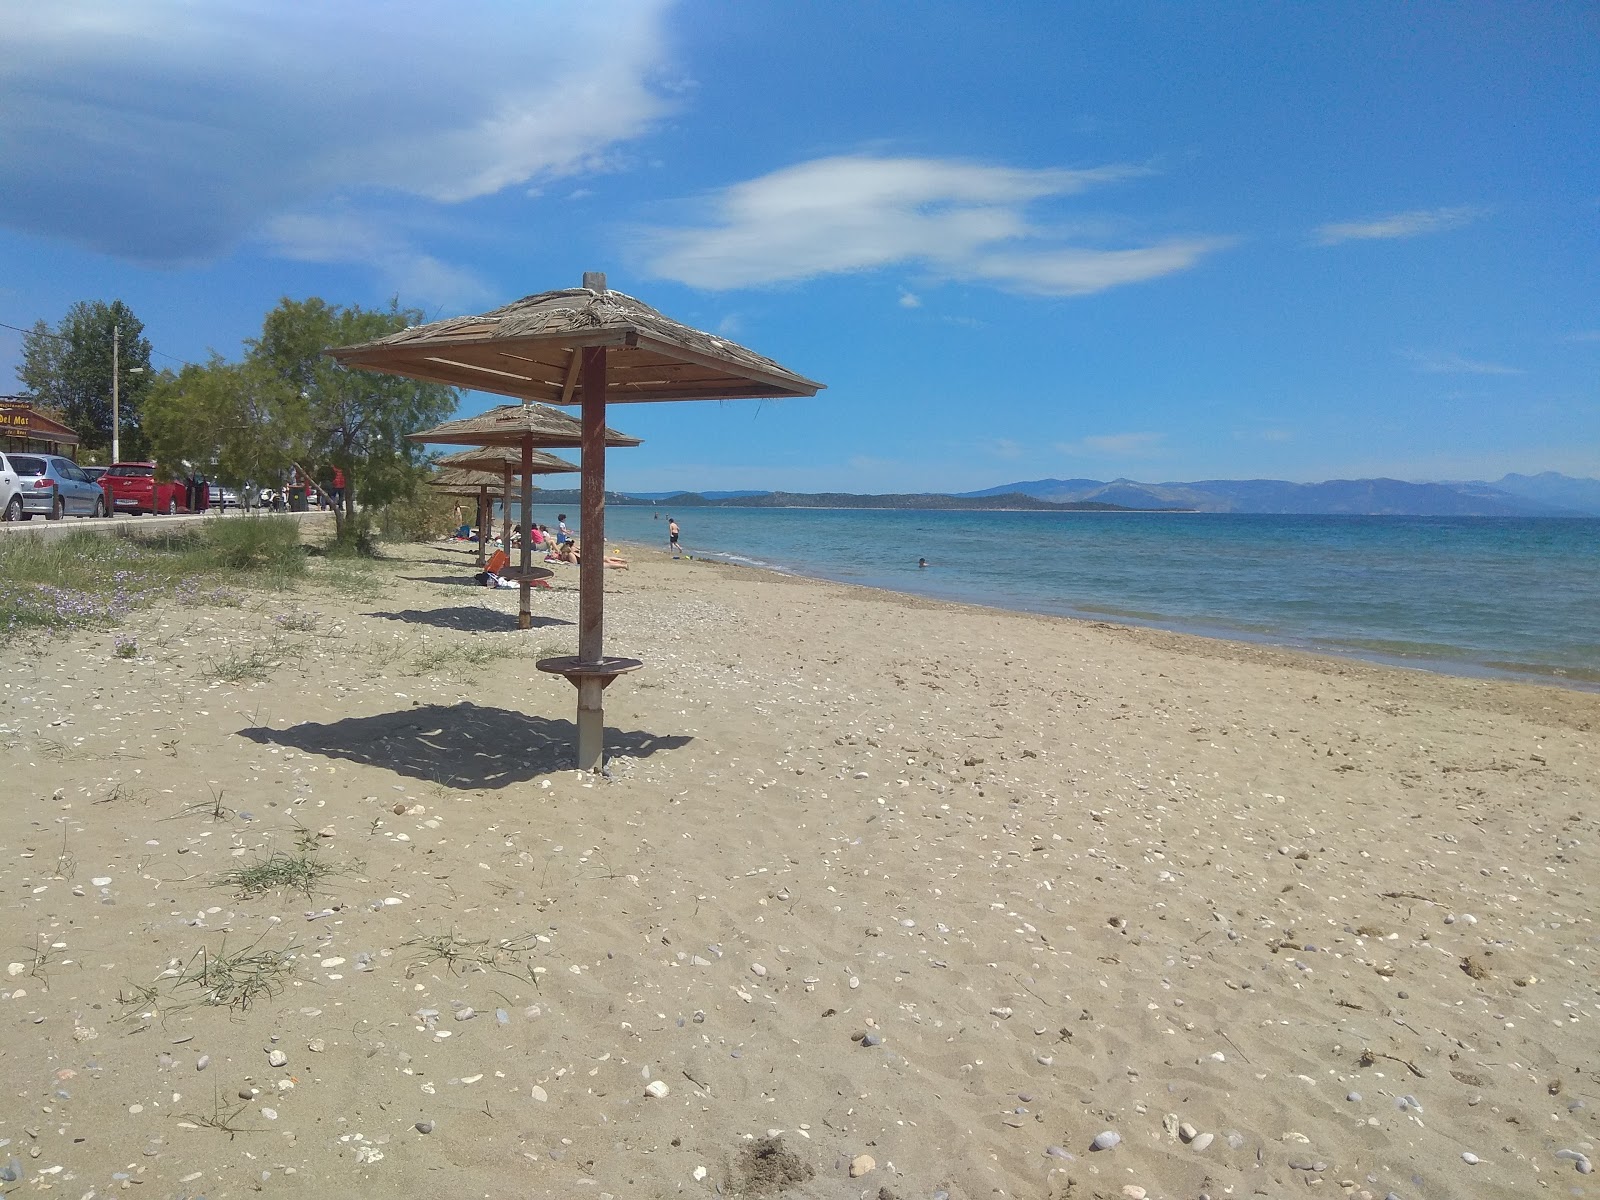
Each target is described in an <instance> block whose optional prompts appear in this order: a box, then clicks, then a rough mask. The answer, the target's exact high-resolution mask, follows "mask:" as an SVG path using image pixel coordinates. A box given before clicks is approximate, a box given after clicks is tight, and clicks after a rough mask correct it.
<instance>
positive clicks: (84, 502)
mask: <svg viewBox="0 0 1600 1200" xmlns="http://www.w3.org/2000/svg"><path fill="white" fill-rule="evenodd" d="M5 459H6V462H7V464H8V465H9V467H10V470H11V472H12V473H14V474H15V475H16V480H17V488H16V491H14V492H13V493H12V494H11V496H10V497H9V498H8V499H7V500H6V507H5V514H4V515H5V519H6V520H8V521H15V520H17V519H18V518H21V519H22V520H24V521H27V520H30V519H32V518H33V517H35V516H38V515H39V514H41V513H42V514H43V515H44V516H46V517H48V518H49V519H50V520H52V521H59V520H60V519H61V518H62V517H65V516H74V517H104V516H107V515H108V514H109V513H110V512H111V509H110V508H109V507H108V506H107V504H106V497H105V493H104V492H102V491H101V490H100V488H99V485H97V484H95V483H94V482H92V481H91V480H90V478H89V477H88V476H87V475H85V474H84V473H83V468H82V467H80V466H79V465H78V464H77V463H75V462H73V461H72V460H71V459H70V458H62V457H60V456H59V455H56V454H7V455H5Z"/></svg>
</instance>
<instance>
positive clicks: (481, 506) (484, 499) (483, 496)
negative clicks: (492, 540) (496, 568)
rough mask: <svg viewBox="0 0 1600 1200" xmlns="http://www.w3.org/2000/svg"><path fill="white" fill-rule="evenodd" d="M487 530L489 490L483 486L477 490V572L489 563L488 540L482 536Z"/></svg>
mask: <svg viewBox="0 0 1600 1200" xmlns="http://www.w3.org/2000/svg"><path fill="white" fill-rule="evenodd" d="M488 529H489V489H488V487H487V486H486V485H485V486H480V487H479V488H478V570H480V571H481V570H483V568H484V567H485V566H487V565H488V562H489V550H488V547H487V545H486V543H487V542H488V540H489V539H488V538H487V537H485V536H484V534H485V533H487V532H488Z"/></svg>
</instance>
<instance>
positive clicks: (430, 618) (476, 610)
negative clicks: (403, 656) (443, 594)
mask: <svg viewBox="0 0 1600 1200" xmlns="http://www.w3.org/2000/svg"><path fill="white" fill-rule="evenodd" d="M366 615H367V616H369V617H382V618H383V619H384V620H385V621H405V622H407V623H408V624H412V625H434V626H437V627H438V628H440V629H460V630H464V631H466V632H468V633H516V632H518V630H517V614H516V613H505V612H501V611H500V610H499V609H494V608H482V607H479V606H478V605H476V604H462V605H458V606H456V607H455V608H403V609H400V610H399V611H398V612H372V613H367V614H366ZM571 624H572V622H571V621H569V620H567V619H566V618H565V617H541V616H536V617H534V618H533V627H534V628H536V629H537V628H539V627H540V626H546V625H571Z"/></svg>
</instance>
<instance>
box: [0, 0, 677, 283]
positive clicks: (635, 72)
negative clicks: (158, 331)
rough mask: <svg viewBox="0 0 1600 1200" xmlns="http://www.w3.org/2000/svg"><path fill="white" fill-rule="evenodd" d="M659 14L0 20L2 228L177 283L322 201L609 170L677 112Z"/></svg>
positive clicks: (602, 9)
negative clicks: (0, 25) (176, 271)
mask: <svg viewBox="0 0 1600 1200" xmlns="http://www.w3.org/2000/svg"><path fill="white" fill-rule="evenodd" d="M666 8H667V2H666V0H617V2H616V3H612V4H606V5H603V6H597V5H593V4H590V3H588V2H587V0H544V2H543V3H541V4H540V6H539V10H538V18H537V20H536V21H535V20H530V19H529V17H528V14H527V13H525V12H524V11H523V10H522V9H521V8H520V7H519V6H516V5H484V6H472V5H469V6H466V7H463V8H459V9H457V10H452V12H451V15H450V19H449V20H448V21H440V20H438V19H437V13H436V11H435V10H434V9H432V8H430V7H429V6H426V5H424V4H423V3H421V2H420V0H397V2H396V3H392V4H385V5H383V6H377V5H370V4H351V5H297V6H293V7H292V9H283V8H280V7H278V6H274V5H231V4H230V5H225V4H194V3H189V4H171V3H153V2H150V0H77V2H75V3H73V4H35V5H29V6H17V5H13V6H9V7H8V11H7V14H6V33H5V37H4V38H3V39H0V144H3V145H5V147H6V152H5V157H6V175H7V180H6V191H7V202H6V204H5V205H4V206H3V208H0V220H3V221H4V222H5V223H6V224H8V225H10V226H11V227H12V228H15V229H19V230H22V231H24V232H27V233H31V234H35V235H41V236H46V237H55V238H60V239H63V240H67V241H71V242H75V243H78V244H80V245H84V246H87V247H88V248H90V249H92V250H97V251H101V252H103V253H107V254H112V255H116V256H119V257H123V258H129V259H133V260H136V261H145V262H153V263H161V264H172V263H177V262H194V261H205V260H208V259H210V258H212V257H215V256H216V255H217V254H219V253H222V252H224V251H226V250H227V249H228V248H229V247H230V246H231V245H232V244H233V243H234V242H236V241H237V240H238V239H239V238H241V237H242V236H245V235H246V234H248V233H251V232H255V231H259V230H261V229H262V228H263V227H264V226H265V225H267V224H268V223H270V222H272V221H273V220H274V219H275V218H279V217H282V216H284V214H286V213H289V212H304V211H307V210H308V209H314V208H315V207H316V206H317V205H318V203H319V202H320V201H322V200H324V199H329V198H332V197H335V196H344V197H349V196H350V195H352V194H357V193H361V192H363V191H366V192H372V191H377V192H388V193H398V194H403V195H407V196H412V197H420V198H422V199H424V200H427V201H432V202H436V203H440V204H450V203H457V202H460V201H464V200H469V199H472V198H474V197H479V196H485V195H488V194H491V193H494V192H497V191H500V190H502V189H505V188H508V187H511V186H513V185H519V184H529V183H533V182H538V181H548V180H552V179H558V178H562V177H570V176H576V175H579V174H582V173H585V172H591V171H597V170H604V169H607V168H608V167H609V166H611V165H612V161H613V156H615V155H616V154H617V152H618V150H619V147H621V146H623V145H624V144H625V143H627V142H628V141H629V140H631V139H634V138H637V137H639V136H640V135H641V134H643V133H644V132H646V131H648V130H649V129H650V128H652V127H653V125H654V123H655V122H656V121H658V120H659V119H660V118H661V117H663V116H664V115H665V114H666V113H667V112H669V111H670V110H671V107H672V105H673V103H674V101H672V100H670V99H669V98H668V97H667V96H666V95H665V92H664V90H663V89H661V88H660V87H658V86H656V85H655V82H654V81H655V80H656V79H657V78H658V77H659V74H660V72H661V71H662V70H663V69H664V67H665V64H666V57H667V50H666V37H665V33H664V28H663V26H664V24H665V21H664V14H665V10H666ZM418 71H422V72H425V73H426V77H427V79H426V86H397V84H398V83H399V82H400V81H399V79H398V78H397V77H398V76H399V75H401V74H405V73H414V72H418Z"/></svg>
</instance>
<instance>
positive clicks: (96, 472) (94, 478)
mask: <svg viewBox="0 0 1600 1200" xmlns="http://www.w3.org/2000/svg"><path fill="white" fill-rule="evenodd" d="M79 469H80V470H82V471H83V473H84V474H85V475H87V476H88V477H89V480H90V482H92V483H95V484H98V483H99V482H100V476H102V475H104V474H105V473H106V469H105V468H104V467H86V466H83V464H81V463H80V464H79Z"/></svg>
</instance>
